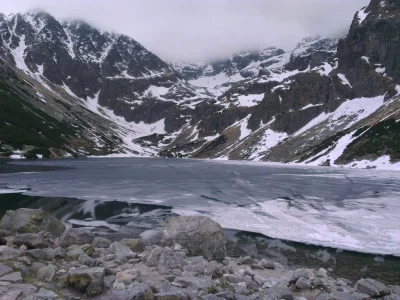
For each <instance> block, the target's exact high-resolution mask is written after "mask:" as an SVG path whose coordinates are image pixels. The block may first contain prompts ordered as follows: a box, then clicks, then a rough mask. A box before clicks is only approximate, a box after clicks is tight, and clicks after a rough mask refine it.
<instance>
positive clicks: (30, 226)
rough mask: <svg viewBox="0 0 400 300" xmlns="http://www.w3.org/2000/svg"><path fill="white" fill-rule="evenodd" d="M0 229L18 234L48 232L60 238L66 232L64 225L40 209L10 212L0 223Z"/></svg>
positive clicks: (22, 209)
mask: <svg viewBox="0 0 400 300" xmlns="http://www.w3.org/2000/svg"><path fill="white" fill-rule="evenodd" d="M0 228H2V229H5V230H10V231H14V232H18V233H39V232H40V231H46V232H49V233H51V234H52V235H53V236H55V237H59V236H61V235H62V234H63V232H64V231H65V226H64V224H63V223H62V222H61V221H60V220H58V219H57V218H55V217H53V216H52V215H50V214H49V213H47V212H45V211H43V210H40V209H30V208H20V209H17V210H15V211H13V210H8V211H7V212H6V214H5V215H4V217H3V218H2V219H1V221H0Z"/></svg>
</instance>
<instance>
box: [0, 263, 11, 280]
mask: <svg viewBox="0 0 400 300" xmlns="http://www.w3.org/2000/svg"><path fill="white" fill-rule="evenodd" d="M12 271H13V269H11V268H10V267H8V266H6V265H5V264H2V263H0V277H1V276H4V275H7V274H10V273H11V272H12Z"/></svg>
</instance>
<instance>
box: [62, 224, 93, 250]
mask: <svg viewBox="0 0 400 300" xmlns="http://www.w3.org/2000/svg"><path fill="white" fill-rule="evenodd" d="M93 240H94V234H93V232H91V231H90V230H88V229H86V228H70V229H68V230H67V231H65V232H64V234H63V235H62V236H61V239H60V245H61V247H68V246H72V245H85V244H91V243H92V242H93Z"/></svg>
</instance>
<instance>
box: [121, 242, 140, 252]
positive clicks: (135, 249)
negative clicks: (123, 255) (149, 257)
mask: <svg viewBox="0 0 400 300" xmlns="http://www.w3.org/2000/svg"><path fill="white" fill-rule="evenodd" d="M120 243H121V244H122V245H125V246H128V247H129V248H130V249H131V250H132V251H133V252H136V253H142V252H143V251H144V242H143V240H142V239H122V240H121V242H120Z"/></svg>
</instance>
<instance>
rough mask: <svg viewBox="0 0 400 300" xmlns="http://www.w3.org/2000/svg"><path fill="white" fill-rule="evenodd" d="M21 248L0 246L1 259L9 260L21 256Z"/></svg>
mask: <svg viewBox="0 0 400 300" xmlns="http://www.w3.org/2000/svg"><path fill="white" fill-rule="evenodd" d="M21 255H22V252H21V250H18V249H14V248H11V247H8V246H0V259H1V260H9V259H15V258H17V257H18V256H21Z"/></svg>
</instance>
